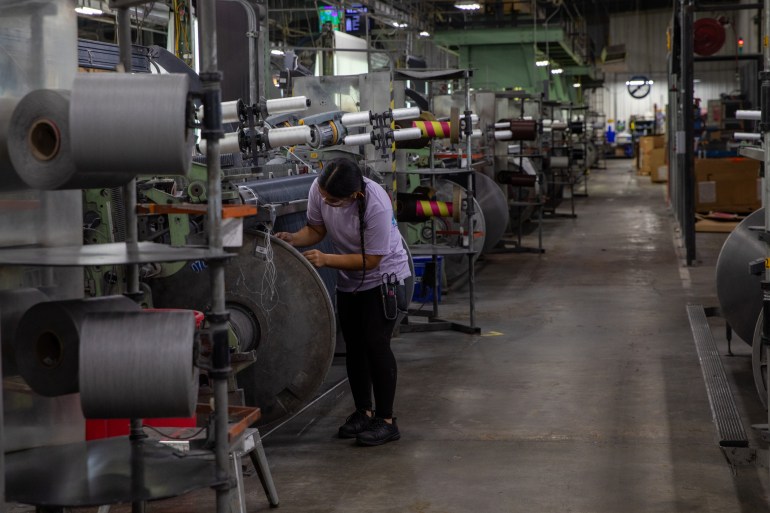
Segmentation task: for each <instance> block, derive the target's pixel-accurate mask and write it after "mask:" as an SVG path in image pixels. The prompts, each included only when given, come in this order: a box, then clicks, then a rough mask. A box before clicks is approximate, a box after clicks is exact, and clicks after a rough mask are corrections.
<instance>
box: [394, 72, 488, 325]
mask: <svg viewBox="0 0 770 513" xmlns="http://www.w3.org/2000/svg"><path fill="white" fill-rule="evenodd" d="M394 74H395V76H394V79H395V80H425V81H432V80H444V81H446V80H458V79H461V80H463V81H464V84H465V112H464V116H465V118H464V119H465V166H464V167H458V168H448V169H443V168H436V167H435V157H434V153H433V146H432V143H431V149H430V165H429V166H430V167H429V168H426V169H416V170H409V171H397V174H420V175H425V176H429V177H430V183H431V185H432V186H435V185H436V179H437V177H438V176H441V175H465V176H466V177H467V181H466V184H467V185H466V191H467V197H466V200H465V201H466V208H465V213H466V216H467V223H466V226H464V227H463V230H464V232H465V234H466V236H467V240H468V242H467V245H462V246H461V247H446V246H441V245H437V244H436V227H435V220H434V219H433V218H431V226H432V230H431V238H432V240H431V244H418V245H411V246H410V247H409V250H410V251H411V253H412V254H413V255H425V256H431V257H432V262H433V283H434V284H437V283H439V280H440V276H439V273H438V265H437V262H438V257H439V256H443V255H447V256H448V255H463V256H466V257H467V259H468V291H469V300H468V311H469V324H462V323H459V322H453V321H447V320H443V319H441V318H440V317H439V312H438V294H437V293H434V294H433V304H432V309H431V311H429V312H422V311H418V310H410V311H409V313H408V315H407V316H406V317H405V318H404V321H403V323H402V324H401V326H400V330H401V331H402V332H415V331H442V330H455V331H460V332H463V333H469V334H475V333H480V332H481V328H479V327H478V326H476V322H475V313H476V304H475V297H474V296H475V271H474V261H473V260H474V259H473V257H474V255H475V254H476V253H477V252H476V251H475V250H474V236H473V235H474V226H473V215H474V213H475V205H474V190H475V187H474V185H475V180H474V174H475V171H474V169H473V166H472V162H471V155H472V151H471V137H470V136H471V133H472V132H473V126H472V123H471V110H470V109H471V99H470V78H471V77H472V75H473V72H472V70H440V71H407V70H397V71H395V72H394ZM410 315H412V316H423V317H426V318H427V322H421V323H414V322H411V321H410V319H409V316H410Z"/></svg>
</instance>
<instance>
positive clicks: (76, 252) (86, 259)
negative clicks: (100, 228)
mask: <svg viewBox="0 0 770 513" xmlns="http://www.w3.org/2000/svg"><path fill="white" fill-rule="evenodd" d="M230 256H231V255H230V253H227V252H226V251H222V250H214V249H210V248H207V247H201V246H197V247H189V246H188V247H171V246H167V245H165V244H158V243H155V242H139V243H130V244H129V243H112V244H91V245H86V246H62V247H40V246H25V247H19V248H6V249H0V265H24V266H52V267H78V266H91V265H124V264H145V263H153V262H178V261H182V260H222V259H226V258H230Z"/></svg>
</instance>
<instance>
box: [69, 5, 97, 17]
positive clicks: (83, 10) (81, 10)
mask: <svg viewBox="0 0 770 513" xmlns="http://www.w3.org/2000/svg"><path fill="white" fill-rule="evenodd" d="M75 12H76V13H78V14H87V15H89V16H98V15H100V14H104V11H102V10H101V9H94V8H93V7H86V6H80V7H75Z"/></svg>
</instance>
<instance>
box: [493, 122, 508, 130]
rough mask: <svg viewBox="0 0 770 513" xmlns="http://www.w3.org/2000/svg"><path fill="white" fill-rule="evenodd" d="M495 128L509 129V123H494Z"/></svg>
mask: <svg viewBox="0 0 770 513" xmlns="http://www.w3.org/2000/svg"><path fill="white" fill-rule="evenodd" d="M495 128H497V129H503V128H511V122H510V121H501V122H499V123H495Z"/></svg>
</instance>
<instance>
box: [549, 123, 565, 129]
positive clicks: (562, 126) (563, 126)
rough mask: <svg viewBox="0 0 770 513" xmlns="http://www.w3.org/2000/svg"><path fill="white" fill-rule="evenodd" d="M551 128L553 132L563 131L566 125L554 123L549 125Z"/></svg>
mask: <svg viewBox="0 0 770 513" xmlns="http://www.w3.org/2000/svg"><path fill="white" fill-rule="evenodd" d="M551 128H552V129H554V130H564V129H565V128H567V123H565V122H564V121H554V122H553V123H551Z"/></svg>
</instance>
